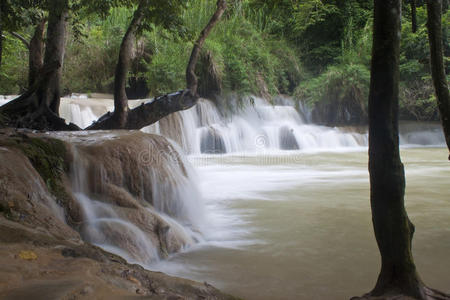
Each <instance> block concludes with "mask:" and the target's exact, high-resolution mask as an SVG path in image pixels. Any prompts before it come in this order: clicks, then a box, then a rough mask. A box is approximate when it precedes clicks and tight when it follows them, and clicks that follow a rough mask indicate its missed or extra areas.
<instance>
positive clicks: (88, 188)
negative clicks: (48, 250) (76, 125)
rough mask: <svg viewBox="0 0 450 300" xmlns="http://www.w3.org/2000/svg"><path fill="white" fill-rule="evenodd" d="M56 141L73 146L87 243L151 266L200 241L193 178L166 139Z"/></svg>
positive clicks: (98, 136)
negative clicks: (66, 142) (162, 258)
mask: <svg viewBox="0 0 450 300" xmlns="http://www.w3.org/2000/svg"><path fill="white" fill-rule="evenodd" d="M55 135H56V136H57V137H58V138H62V139H63V140H66V141H68V142H70V144H71V145H72V151H71V153H72V167H71V169H72V172H71V173H72V174H71V178H72V191H73V194H74V197H75V199H76V201H77V202H78V204H79V206H80V208H81V213H82V224H81V227H80V233H81V234H82V236H83V238H84V239H85V240H87V241H89V242H90V243H92V244H94V245H97V246H100V247H102V248H104V249H106V250H108V251H110V252H112V253H115V254H117V255H120V256H122V257H124V258H125V259H127V260H128V261H129V262H133V263H139V264H142V265H145V266H148V265H150V264H151V263H154V262H155V261H158V260H159V259H160V258H161V257H164V256H167V255H168V254H171V253H175V252H178V251H180V250H182V249H183V248H184V247H186V246H190V245H193V244H194V243H195V242H196V241H199V240H201V239H202V234H201V232H202V231H203V228H204V224H203V212H202V204H201V202H200V199H201V197H200V194H199V192H198V190H197V189H196V184H195V183H194V182H192V180H193V178H194V175H193V174H192V170H190V167H189V164H188V163H187V162H186V161H184V159H183V157H182V156H181V155H180V154H179V153H178V151H177V150H176V149H175V148H174V147H173V146H172V145H171V144H169V143H167V142H166V141H165V139H164V138H162V137H159V136H152V135H146V134H144V133H140V132H131V133H128V132H96V133H92V134H90V135H89V136H87V135H85V134H83V133H58V134H55Z"/></svg>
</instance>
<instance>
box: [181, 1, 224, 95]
mask: <svg viewBox="0 0 450 300" xmlns="http://www.w3.org/2000/svg"><path fill="white" fill-rule="evenodd" d="M226 8H227V2H226V1H225V0H217V9H216V11H215V13H214V15H213V16H212V17H211V19H210V20H209V23H208V24H207V25H206V27H205V28H204V29H203V30H202V32H201V33H200V36H199V37H198V39H197V41H196V42H195V44H194V48H193V49H192V53H191V57H190V59H189V63H188V66H187V68H186V84H187V88H188V89H189V90H190V91H191V93H192V94H193V95H197V89H198V79H197V76H196V75H195V66H196V65H197V62H198V58H199V55H200V51H201V50H202V47H203V44H204V43H205V40H206V38H207V37H208V35H209V34H210V32H211V30H212V29H213V28H214V26H215V25H216V24H217V23H218V22H219V21H220V19H221V18H222V15H223V13H224V12H225V10H226Z"/></svg>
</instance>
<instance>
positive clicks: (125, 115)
mask: <svg viewBox="0 0 450 300" xmlns="http://www.w3.org/2000/svg"><path fill="white" fill-rule="evenodd" d="M141 3H142V2H141ZM226 6H227V4H226V1H225V0H218V1H217V9H216V12H215V13H214V15H213V16H212V17H211V19H210V21H209V22H208V24H207V25H206V27H205V28H204V29H203V30H202V32H201V33H200V37H199V38H198V39H197V41H196V43H195V44H194V48H193V50H192V53H191V57H190V60H189V64H188V66H187V68H186V84H187V89H186V90H184V91H180V92H177V93H173V94H168V95H165V96H161V97H158V98H155V99H154V100H153V101H151V102H149V103H146V104H143V105H141V106H139V107H137V108H135V109H132V110H128V99H127V96H126V93H125V83H126V75H127V72H128V68H129V64H130V60H129V58H130V56H124V58H123V59H124V60H123V61H122V62H121V61H120V60H121V59H120V58H119V63H118V65H117V70H116V79H115V80H116V83H115V91H114V92H115V93H114V94H115V95H114V113H113V114H109V113H108V114H106V115H104V116H102V117H101V118H100V119H99V120H98V121H97V122H96V123H94V124H92V125H91V126H89V127H88V128H86V130H100V129H141V128H143V127H146V126H149V125H151V124H153V123H156V122H157V121H159V120H160V119H162V118H164V117H165V116H167V115H169V114H171V113H174V112H177V111H180V110H185V109H189V108H191V107H193V106H194V105H195V104H197V101H198V94H197V87H198V79H197V76H196V75H195V66H196V64H197V61H198V56H199V54H200V51H201V49H202V46H203V44H204V43H205V40H206V38H207V37H208V35H209V33H210V32H211V30H212V29H213V27H214V26H215V25H216V24H217V23H218V22H219V20H220V18H221V17H222V15H223V13H224V11H225V9H226ZM138 10H139V8H138ZM139 15H140V14H138V13H137V11H136V13H135V15H134V18H133V21H134V19H136V16H139ZM133 21H132V24H133ZM130 26H131V25H130ZM129 32H130V28H129V29H128V31H127V34H128V33H129ZM131 33H132V34H133V35H132V36H130V37H131V38H133V40H134V33H135V31H131ZM125 40H127V39H126V38H124V41H123V42H122V47H121V53H122V48H123V50H124V51H123V53H124V55H125V54H126V53H128V54H129V53H130V52H131V46H132V44H130V47H129V48H128V45H127V44H126V45H124V44H125V43H128V42H127V41H125ZM127 49H128V50H127ZM126 58H128V60H126ZM125 68H126V70H127V71H126V72H124V70H125ZM117 95H120V97H117ZM116 112H117V113H116Z"/></svg>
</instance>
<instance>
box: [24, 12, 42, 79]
mask: <svg viewBox="0 0 450 300" xmlns="http://www.w3.org/2000/svg"><path fill="white" fill-rule="evenodd" d="M45 23H46V21H45V20H42V21H41V22H39V24H38V25H37V26H36V29H35V31H34V35H33V37H32V38H31V41H30V43H29V51H30V53H29V60H28V63H29V65H28V87H32V86H33V85H34V83H35V82H36V80H37V78H38V75H39V72H40V70H41V69H42V66H43V65H44V31H45Z"/></svg>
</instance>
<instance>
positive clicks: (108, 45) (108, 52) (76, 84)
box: [62, 8, 132, 93]
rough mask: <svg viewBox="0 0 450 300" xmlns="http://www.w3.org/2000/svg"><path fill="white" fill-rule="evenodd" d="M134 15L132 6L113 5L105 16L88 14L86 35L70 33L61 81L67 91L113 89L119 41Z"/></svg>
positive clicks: (107, 90) (106, 90)
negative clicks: (80, 35) (120, 6)
mask: <svg viewBox="0 0 450 300" xmlns="http://www.w3.org/2000/svg"><path fill="white" fill-rule="evenodd" d="M131 16H132V11H131V10H130V9H127V8H114V9H111V11H110V13H109V15H108V16H107V17H106V18H105V19H99V18H98V17H96V16H91V17H89V18H88V19H87V20H86V21H87V22H86V23H87V25H86V27H88V28H89V30H86V31H85V33H86V34H85V36H83V37H75V36H74V35H71V38H70V39H69V41H68V44H67V50H66V59H65V63H64V71H63V82H62V86H63V90H64V91H65V92H66V93H68V92H83V93H89V92H110V91H111V90H112V86H113V82H114V70H115V67H116V63H117V58H118V53H119V48H120V43H121V41H122V37H123V35H124V34H125V31H126V27H127V25H128V23H129V19H130V17H131Z"/></svg>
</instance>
